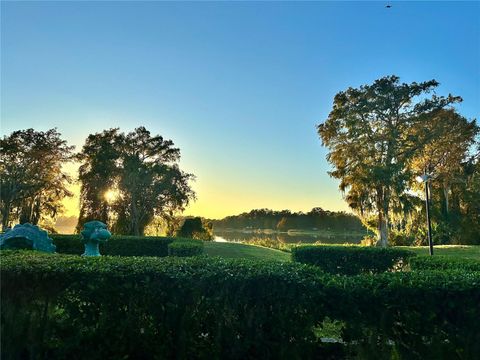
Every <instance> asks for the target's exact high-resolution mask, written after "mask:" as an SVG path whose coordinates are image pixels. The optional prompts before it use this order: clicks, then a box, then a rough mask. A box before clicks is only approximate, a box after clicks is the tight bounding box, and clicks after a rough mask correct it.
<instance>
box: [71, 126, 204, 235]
mask: <svg viewBox="0 0 480 360" xmlns="http://www.w3.org/2000/svg"><path fill="white" fill-rule="evenodd" d="M78 158H79V159H80V160H81V161H82V162H83V163H82V165H81V167H80V177H79V179H80V181H81V182H82V191H81V204H82V206H81V209H82V210H81V214H80V219H81V220H82V221H85V220H87V219H88V220H90V219H92V218H94V217H96V219H99V220H101V221H103V222H106V223H110V224H111V226H112V228H113V231H114V232H116V233H121V234H130V235H137V236H139V235H143V234H144V232H145V228H146V226H147V225H148V224H149V223H151V222H152V221H153V220H154V217H155V216H157V217H162V218H165V219H166V220H168V219H169V218H170V217H171V216H173V214H174V213H175V212H178V211H183V210H184V208H185V206H186V205H187V204H188V203H189V201H190V200H191V199H193V198H194V197H195V194H194V192H193V190H192V189H191V187H190V185H189V182H190V180H192V179H193V175H191V174H188V173H185V172H183V171H182V170H180V168H179V166H178V161H179V159H180V150H179V149H178V148H175V147H174V144H173V142H172V141H171V140H164V139H163V137H161V136H159V135H156V136H152V135H151V134H150V132H149V131H148V130H146V129H145V128H144V127H139V128H137V129H135V130H134V131H133V132H130V133H128V134H125V133H120V132H119V130H118V129H110V130H106V131H104V132H103V133H100V134H94V135H90V136H89V137H88V139H87V142H86V144H85V146H84V148H83V150H82V153H80V154H79V155H78ZM110 192H116V193H117V196H116V199H110V200H108V199H107V198H106V197H105V194H107V193H110Z"/></svg>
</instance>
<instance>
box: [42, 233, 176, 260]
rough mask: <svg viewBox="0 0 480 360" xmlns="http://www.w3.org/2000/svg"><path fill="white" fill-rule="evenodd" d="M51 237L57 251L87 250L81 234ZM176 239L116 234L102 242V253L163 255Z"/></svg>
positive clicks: (77, 252) (78, 252) (80, 252)
mask: <svg viewBox="0 0 480 360" xmlns="http://www.w3.org/2000/svg"><path fill="white" fill-rule="evenodd" d="M51 237H52V239H53V243H54V244H55V245H56V246H57V253H60V254H75V255H80V254H82V253H83V251H84V250H85V249H84V244H83V242H82V240H81V236H80V235H51ZM174 240H176V239H175V238H171V237H154V236H144V237H138V236H125V235H121V236H120V235H114V236H112V237H111V238H110V239H109V240H108V241H107V242H106V243H100V253H101V254H104V255H117V256H159V257H163V256H167V255H168V245H169V244H170V243H172V242H173V241H174Z"/></svg>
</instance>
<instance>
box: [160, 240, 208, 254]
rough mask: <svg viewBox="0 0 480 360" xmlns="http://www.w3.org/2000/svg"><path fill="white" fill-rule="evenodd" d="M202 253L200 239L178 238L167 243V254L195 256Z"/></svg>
mask: <svg viewBox="0 0 480 360" xmlns="http://www.w3.org/2000/svg"><path fill="white" fill-rule="evenodd" d="M202 254H203V242H202V241H201V240H179V241H174V242H173V243H170V244H168V255H169V256H197V255H202Z"/></svg>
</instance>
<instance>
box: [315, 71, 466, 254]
mask: <svg viewBox="0 0 480 360" xmlns="http://www.w3.org/2000/svg"><path fill="white" fill-rule="evenodd" d="M438 85H439V83H438V82H437V81H435V80H430V81H426V82H422V83H416V82H413V83H411V84H407V83H400V82H399V78H398V77H397V76H388V77H384V78H381V79H378V80H376V81H375V82H374V83H373V84H371V85H363V86H360V88H357V89H355V88H348V89H347V90H346V91H342V92H339V93H338V94H337V95H335V98H334V104H333V109H332V111H331V112H330V114H329V116H328V119H327V120H326V121H325V122H324V123H323V124H320V125H319V126H318V133H319V135H320V137H321V139H322V142H323V144H324V145H325V146H326V147H327V148H329V150H330V152H329V153H328V155H327V159H328V161H329V162H330V163H331V164H332V165H333V166H334V167H335V168H334V170H333V171H331V172H330V175H331V176H333V177H335V178H337V179H340V186H339V187H340V189H341V190H342V191H344V192H346V199H347V201H348V204H349V206H350V207H351V208H352V209H353V210H354V211H356V212H357V213H358V214H360V215H361V216H364V215H369V214H372V213H374V214H376V215H377V229H378V234H379V242H380V244H381V245H382V246H386V245H387V239H388V230H389V226H390V225H389V220H390V216H391V214H390V212H391V210H392V207H394V206H395V207H397V208H398V209H397V210H396V211H400V209H403V210H405V211H408V209H409V208H411V204H412V196H411V195H410V194H409V193H408V191H407V190H408V189H409V187H408V185H409V183H410V182H411V181H412V180H413V178H414V176H413V175H412V174H411V173H410V172H409V171H408V170H409V169H410V167H409V165H410V163H411V161H412V159H413V158H414V157H415V156H416V155H417V153H418V152H419V151H420V149H422V148H423V147H424V146H425V144H428V143H429V142H430V141H431V139H432V137H433V136H435V134H436V132H431V131H427V130H426V129H425V125H426V124H428V123H429V121H430V119H432V117H435V116H436V114H438V112H439V111H442V109H443V108H445V107H447V106H449V105H451V104H453V103H455V102H459V101H461V98H460V97H454V96H452V95H448V96H447V97H441V96H437V95H432V96H428V94H429V93H431V92H432V91H433V90H434V89H435V88H436V87H437V86H438Z"/></svg>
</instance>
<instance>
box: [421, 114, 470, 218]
mask: <svg viewBox="0 0 480 360" xmlns="http://www.w3.org/2000/svg"><path fill="white" fill-rule="evenodd" d="M424 126H425V129H426V130H427V131H428V133H430V134H431V137H430V139H431V140H430V141H429V142H428V143H426V144H425V146H423V147H422V148H421V149H419V152H418V155H417V156H416V157H415V158H414V159H413V161H412V171H413V172H414V173H417V174H420V173H422V172H424V171H426V172H427V173H429V174H433V175H434V177H435V181H434V185H435V186H437V187H438V188H439V189H441V196H442V198H443V199H442V213H443V216H444V218H445V220H448V214H449V210H450V201H449V198H450V193H451V188H452V185H453V184H454V183H457V182H459V181H460V182H461V181H464V180H463V179H462V175H461V173H462V170H463V169H462V164H464V163H465V162H466V161H467V158H468V155H469V150H470V148H471V146H472V145H473V144H474V142H475V136H476V135H477V134H478V131H479V129H478V126H477V125H476V122H475V120H472V121H468V120H467V119H466V118H464V117H463V116H461V115H459V114H458V113H457V112H456V111H455V110H453V109H449V110H441V111H438V112H436V113H435V114H434V115H433V116H432V117H431V118H430V119H429V121H428V122H425V125H424ZM423 131H424V130H423Z"/></svg>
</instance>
